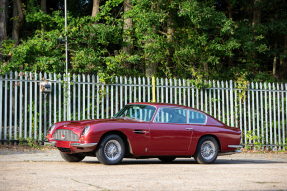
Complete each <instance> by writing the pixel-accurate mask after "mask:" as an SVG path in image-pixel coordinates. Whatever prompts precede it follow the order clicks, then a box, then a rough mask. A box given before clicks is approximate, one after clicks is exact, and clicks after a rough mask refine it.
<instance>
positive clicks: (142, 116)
mask: <svg viewBox="0 0 287 191" xmlns="http://www.w3.org/2000/svg"><path fill="white" fill-rule="evenodd" d="M47 138H48V141H49V142H50V143H51V144H53V145H55V146H56V147H57V148H58V149H59V150H60V153H61V155H62V157H63V158H64V159H65V160H66V161H69V162H77V161H81V160H82V159H83V158H84V157H85V156H96V157H97V158H98V160H99V161H100V162H101V163H103V164H118V163H119V162H121V160H122V159H123V158H151V157H152V158H155V157H157V158H159V159H160V160H162V161H165V162H168V161H172V160H174V159H175V158H176V157H194V158H195V160H196V161H197V162H198V163H205V164H206V163H213V162H214V161H215V160H216V158H217V156H218V154H219V155H220V154H233V153H235V152H236V151H238V150H237V149H238V148H241V146H240V140H241V130H240V129H239V128H236V127H229V126H227V125H225V124H224V123H222V122H220V121H218V120H217V119H215V118H213V117H212V116H210V115H208V114H206V113H204V112H202V111H199V110H196V109H193V108H191V107H187V106H181V105H175V104H166V103H130V104H128V105H126V106H125V107H124V108H123V109H122V110H120V111H119V112H118V113H117V114H116V115H115V116H114V117H113V118H112V119H93V120H82V121H63V122H58V123H55V124H54V125H53V126H51V127H50V128H49V130H48V135H47Z"/></svg>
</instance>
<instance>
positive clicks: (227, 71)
mask: <svg viewBox="0 0 287 191" xmlns="http://www.w3.org/2000/svg"><path fill="white" fill-rule="evenodd" d="M47 3H48V4H49V5H50V7H51V8H50V9H49V10H48V14H45V13H43V12H42V11H41V9H40V4H39V1H35V0H29V1H27V4H25V5H24V6H23V10H24V14H25V21H26V23H25V27H30V26H31V29H27V28H26V29H27V30H29V33H28V34H25V35H24V34H23V38H22V40H21V42H20V45H19V46H16V45H15V42H13V41H11V39H7V40H5V41H4V42H2V46H1V47H0V51H1V52H2V53H3V54H4V56H5V59H4V60H3V61H2V64H1V66H0V73H1V74H4V73H5V72H9V71H10V70H12V71H19V70H21V71H32V72H51V73H64V72H65V44H61V43H59V42H58V41H57V39H58V38H62V39H64V37H65V36H66V35H67V38H68V50H69V55H68V60H69V72H70V73H75V74H79V73H86V74H87V73H88V74H92V73H97V74H99V75H100V76H101V79H102V80H103V81H110V80H111V79H112V78H113V77H114V76H118V75H126V76H144V75H146V74H145V72H144V71H145V70H146V69H147V67H148V66H149V64H150V63H153V64H154V67H155V73H154V75H155V76H158V77H180V78H189V79H191V80H193V82H192V83H193V84H195V86H196V87H199V88H205V87H206V84H204V80H207V79H211V80H230V79H232V80H243V81H271V82H272V81H275V80H278V79H279V77H280V76H272V75H270V72H269V71H270V68H268V64H269V65H270V61H269V60H270V58H271V59H272V60H273V57H274V56H277V57H276V58H278V62H279V59H281V61H282V60H283V61H284V59H286V57H287V50H286V47H284V45H283V44H282V39H283V38H284V35H285V34H286V31H287V30H286V29H287V20H286V18H287V17H286V16H287V12H286V10H287V9H286V8H287V7H286V5H285V4H284V3H283V1H282V0H275V1H272V2H270V1H267V0H260V3H258V4H257V5H256V6H259V7H260V10H261V11H262V14H261V15H262V19H261V21H260V22H259V23H256V24H252V21H251V20H249V18H252V14H253V12H252V11H250V7H254V6H255V5H254V1H235V0H231V1H230V6H231V8H232V13H233V15H234V17H233V18H228V14H226V11H224V9H225V8H227V7H226V6H227V5H226V4H224V3H223V1H216V0H208V1H202V0H190V1H184V0H176V1H169V0H168V1H159V0H154V1H150V0H132V9H131V10H130V11H128V12H124V11H123V8H124V4H123V0H106V1H101V4H100V9H99V12H98V14H97V15H96V16H95V17H93V18H92V17H91V16H90V15H91V9H92V1H84V0H80V1H70V2H68V15H67V20H68V27H67V32H65V26H64V23H65V22H64V16H63V11H62V10H59V9H58V10H57V8H56V6H57V5H56V4H57V3H61V2H60V1H57V2H52V1H51V2H47ZM28 5H29V6H28ZM52 7H54V8H52ZM252 10H253V9H252ZM235 13H236V14H235ZM235 15H236V16H235ZM126 18H131V19H132V20H133V26H132V28H129V29H126V28H124V19H126ZM44 26H45V27H46V29H45V30H44V28H45V27H44ZM274 37H275V38H274ZM123 39H129V40H128V41H126V40H123ZM275 43H277V45H278V46H277V45H276V47H275ZM128 45H131V47H132V49H131V51H129V52H126V51H124V47H127V46H128ZM266 60H267V61H266ZM271 64H272V63H271ZM283 66H284V64H283V65H282V66H280V67H283ZM277 68H278V67H277ZM279 73H280V72H279ZM281 78H284V76H283V77H282V75H281Z"/></svg>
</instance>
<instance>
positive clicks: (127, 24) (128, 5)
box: [123, 0, 133, 69]
mask: <svg viewBox="0 0 287 191" xmlns="http://www.w3.org/2000/svg"><path fill="white" fill-rule="evenodd" d="M131 9H132V1H131V0H124V12H125V13H126V12H128V11H130V10H131ZM132 28H133V20H132V19H131V18H128V17H127V16H126V15H125V16H124V34H125V35H127V36H125V37H124V38H123V42H125V44H126V46H124V47H123V52H126V53H128V54H130V53H131V50H132V43H131V35H130V34H129V35H128V34H127V33H126V31H129V30H131V29H132ZM124 68H127V69H130V68H131V64H130V63H128V62H125V63H124Z"/></svg>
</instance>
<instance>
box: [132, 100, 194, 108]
mask: <svg viewBox="0 0 287 191" xmlns="http://www.w3.org/2000/svg"><path fill="white" fill-rule="evenodd" d="M129 104H143V105H151V106H155V107H157V108H158V107H163V106H167V107H182V108H187V109H194V108H192V107H188V106H183V105H178V104H171V103H157V102H134V103H129ZM129 104H128V105H129ZM194 110H197V109H194Z"/></svg>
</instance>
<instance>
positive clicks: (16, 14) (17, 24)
mask: <svg viewBox="0 0 287 191" xmlns="http://www.w3.org/2000/svg"><path fill="white" fill-rule="evenodd" d="M23 23H24V13H23V10H22V0H14V1H13V30H12V40H14V41H15V42H16V44H19V34H20V30H21V28H22V26H23Z"/></svg>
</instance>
